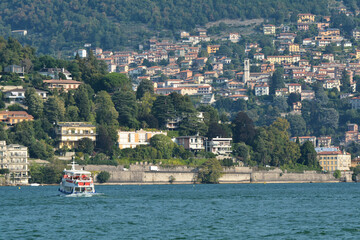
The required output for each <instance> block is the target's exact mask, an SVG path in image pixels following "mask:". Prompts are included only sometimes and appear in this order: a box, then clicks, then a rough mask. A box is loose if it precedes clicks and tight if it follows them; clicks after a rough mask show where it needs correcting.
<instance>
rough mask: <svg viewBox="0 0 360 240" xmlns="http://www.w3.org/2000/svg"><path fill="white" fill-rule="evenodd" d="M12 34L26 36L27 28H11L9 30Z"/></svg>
mask: <svg viewBox="0 0 360 240" xmlns="http://www.w3.org/2000/svg"><path fill="white" fill-rule="evenodd" d="M11 33H12V34H16V35H20V36H26V35H27V34H28V31H27V30H13V31H11Z"/></svg>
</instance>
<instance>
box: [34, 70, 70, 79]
mask: <svg viewBox="0 0 360 240" xmlns="http://www.w3.org/2000/svg"><path fill="white" fill-rule="evenodd" d="M39 74H41V75H44V76H49V77H51V78H52V79H60V78H61V77H60V75H64V76H65V78H64V79H65V80H72V76H71V73H70V72H69V71H68V70H66V69H65V68H43V69H41V70H40V71H39Z"/></svg>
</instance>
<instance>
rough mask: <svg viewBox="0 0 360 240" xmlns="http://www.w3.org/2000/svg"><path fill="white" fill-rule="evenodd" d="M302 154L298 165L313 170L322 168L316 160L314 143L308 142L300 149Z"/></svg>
mask: <svg viewBox="0 0 360 240" xmlns="http://www.w3.org/2000/svg"><path fill="white" fill-rule="evenodd" d="M300 154H301V156H300V158H299V160H298V163H300V164H302V165H306V166H309V167H312V168H320V165H319V162H318V160H317V158H316V151H315V149H314V145H313V143H311V142H310V141H306V142H305V143H304V144H303V145H302V146H301V147H300Z"/></svg>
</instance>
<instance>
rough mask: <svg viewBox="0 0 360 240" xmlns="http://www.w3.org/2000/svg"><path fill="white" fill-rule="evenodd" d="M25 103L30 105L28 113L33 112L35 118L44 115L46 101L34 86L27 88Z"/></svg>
mask: <svg viewBox="0 0 360 240" xmlns="http://www.w3.org/2000/svg"><path fill="white" fill-rule="evenodd" d="M25 105H26V106H27V107H28V113H29V114H31V115H32V116H33V117H34V118H40V117H41V116H42V114H43V111H44V103H43V100H42V98H41V97H40V96H39V95H38V94H37V93H36V90H35V89H34V88H27V89H26V91H25Z"/></svg>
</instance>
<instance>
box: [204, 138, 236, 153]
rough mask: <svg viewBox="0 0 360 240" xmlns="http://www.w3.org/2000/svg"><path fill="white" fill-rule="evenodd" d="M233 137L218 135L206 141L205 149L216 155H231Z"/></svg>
mask: <svg viewBox="0 0 360 240" xmlns="http://www.w3.org/2000/svg"><path fill="white" fill-rule="evenodd" d="M231 141H232V138H220V137H216V138H213V139H208V140H206V141H205V149H206V151H207V152H212V153H214V154H216V155H225V156H227V155H230V154H231V151H232V150H231Z"/></svg>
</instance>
